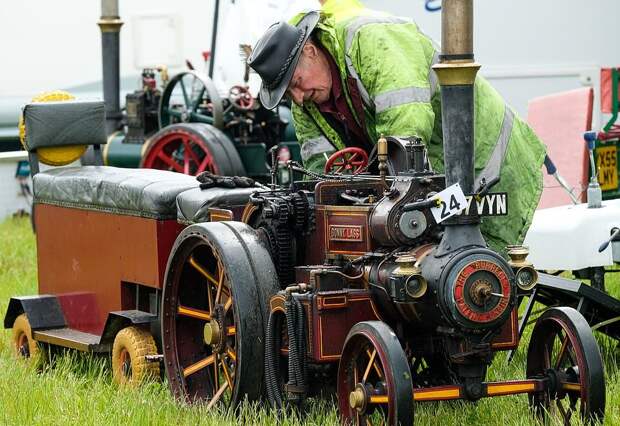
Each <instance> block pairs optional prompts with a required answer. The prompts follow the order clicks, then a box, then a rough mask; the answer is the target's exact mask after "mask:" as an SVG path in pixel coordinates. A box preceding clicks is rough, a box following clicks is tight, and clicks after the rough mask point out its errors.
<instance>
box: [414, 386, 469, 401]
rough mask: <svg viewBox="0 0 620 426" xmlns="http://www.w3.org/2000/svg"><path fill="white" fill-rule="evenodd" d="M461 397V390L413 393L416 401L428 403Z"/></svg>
mask: <svg viewBox="0 0 620 426" xmlns="http://www.w3.org/2000/svg"><path fill="white" fill-rule="evenodd" d="M460 397H461V389H460V388H453V389H442V390H433V391H432V390H428V391H427V390H419V391H414V392H413V400H414V401H428V400H434V399H458V398H460Z"/></svg>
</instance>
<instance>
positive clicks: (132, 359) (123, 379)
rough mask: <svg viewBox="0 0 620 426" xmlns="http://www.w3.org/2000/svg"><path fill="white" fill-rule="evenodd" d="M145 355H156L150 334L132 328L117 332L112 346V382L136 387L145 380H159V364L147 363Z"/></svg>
mask: <svg viewBox="0 0 620 426" xmlns="http://www.w3.org/2000/svg"><path fill="white" fill-rule="evenodd" d="M147 355H157V345H155V340H154V339H153V336H152V335H151V333H149V332H148V331H146V330H144V329H142V328H138V327H133V326H131V327H126V328H123V329H122V330H121V331H119V332H118V334H117V335H116V337H115V338H114V345H113V346H112V378H113V379H114V382H116V383H117V384H119V385H128V386H137V385H139V384H140V383H143V382H144V381H146V380H151V379H157V378H159V363H158V362H152V361H147V359H146V356H147ZM127 362H128V363H129V364H128V365H127ZM128 367H129V368H130V370H129V371H127V368H128Z"/></svg>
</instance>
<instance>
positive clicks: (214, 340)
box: [204, 321, 222, 346]
mask: <svg viewBox="0 0 620 426" xmlns="http://www.w3.org/2000/svg"><path fill="white" fill-rule="evenodd" d="M204 341H205V343H206V344H207V345H211V346H218V345H219V344H220V343H221V341H222V332H221V328H220V325H219V324H218V322H217V321H209V322H208V323H206V324H205V328H204Z"/></svg>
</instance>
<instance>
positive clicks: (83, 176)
mask: <svg viewBox="0 0 620 426" xmlns="http://www.w3.org/2000/svg"><path fill="white" fill-rule="evenodd" d="M198 185H199V183H198V181H197V180H196V178H195V177H193V176H187V175H183V174H180V173H174V172H168V171H163V170H154V169H123V168H118V167H107V166H85V167H66V168H56V169H51V170H47V171H45V172H41V173H38V174H36V175H35V176H34V182H33V187H34V199H35V202H36V203H41V204H53V205H57V206H63V207H72V208H78V209H84V210H97V211H106V212H111V213H115V214H123V215H130V216H140V217H147V218H153V219H162V220H163V219H174V218H176V212H177V211H176V203H175V200H176V197H177V195H178V194H179V193H181V192H183V191H186V190H188V189H192V188H197V187H198Z"/></svg>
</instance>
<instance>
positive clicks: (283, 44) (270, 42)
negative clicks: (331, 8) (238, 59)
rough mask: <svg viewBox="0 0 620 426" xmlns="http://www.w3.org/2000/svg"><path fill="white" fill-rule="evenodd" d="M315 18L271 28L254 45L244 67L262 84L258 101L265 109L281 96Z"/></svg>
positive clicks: (316, 15) (314, 14)
mask: <svg viewBox="0 0 620 426" xmlns="http://www.w3.org/2000/svg"><path fill="white" fill-rule="evenodd" d="M319 16H320V15H319V12H316V11H314V12H309V13H307V14H306V15H305V16H304V17H303V18H301V21H299V23H298V24H297V25H296V26H293V25H291V24H289V23H287V22H278V23H276V24H273V25H272V26H271V27H269V29H268V30H267V32H266V33H265V34H264V35H263V36H262V37H261V38H260V40H258V42H257V43H256V47H254V50H253V51H252V55H251V56H250V59H249V60H248V65H250V67H252V69H253V70H254V71H256V73H257V74H258V75H260V78H261V79H262V80H263V84H262V85H261V88H260V100H261V102H262V103H263V106H264V107H265V108H267V109H272V108H275V107H276V106H277V105H278V103H279V102H280V100H281V99H282V97H283V96H284V93H285V92H286V89H287V88H288V85H289V83H290V81H291V78H293V72H295V67H296V66H297V62H298V61H299V57H300V56H301V52H302V50H303V49H302V48H303V46H304V44H306V41H307V40H308V38H309V37H310V34H312V30H314V27H315V26H316V24H317V22H318V21H319Z"/></svg>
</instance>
